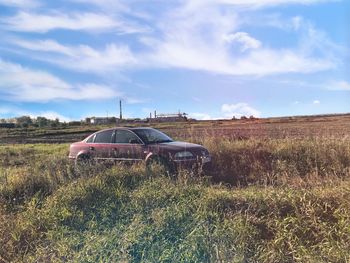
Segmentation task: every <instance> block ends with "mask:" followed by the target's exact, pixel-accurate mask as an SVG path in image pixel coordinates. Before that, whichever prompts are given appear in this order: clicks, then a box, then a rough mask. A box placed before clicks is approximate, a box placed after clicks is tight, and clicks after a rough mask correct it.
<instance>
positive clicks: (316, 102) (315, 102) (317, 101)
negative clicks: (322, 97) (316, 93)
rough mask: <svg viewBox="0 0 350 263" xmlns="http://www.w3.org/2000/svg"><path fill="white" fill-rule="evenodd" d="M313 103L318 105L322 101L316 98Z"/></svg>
mask: <svg viewBox="0 0 350 263" xmlns="http://www.w3.org/2000/svg"><path fill="white" fill-rule="evenodd" d="M312 104H315V105H318V104H321V102H320V101H319V100H314V101H313V102H312Z"/></svg>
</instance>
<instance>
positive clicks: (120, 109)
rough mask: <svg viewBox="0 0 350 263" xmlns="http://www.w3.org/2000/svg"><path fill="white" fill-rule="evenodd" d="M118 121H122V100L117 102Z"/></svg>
mask: <svg viewBox="0 0 350 263" xmlns="http://www.w3.org/2000/svg"><path fill="white" fill-rule="evenodd" d="M119 113H120V115H119V119H120V120H122V119H123V110H122V100H119Z"/></svg>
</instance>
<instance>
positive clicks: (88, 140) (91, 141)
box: [86, 135, 95, 143]
mask: <svg viewBox="0 0 350 263" xmlns="http://www.w3.org/2000/svg"><path fill="white" fill-rule="evenodd" d="M94 139H95V135H92V136H90V138H89V139H87V141H86V142H87V143H93V142H94Z"/></svg>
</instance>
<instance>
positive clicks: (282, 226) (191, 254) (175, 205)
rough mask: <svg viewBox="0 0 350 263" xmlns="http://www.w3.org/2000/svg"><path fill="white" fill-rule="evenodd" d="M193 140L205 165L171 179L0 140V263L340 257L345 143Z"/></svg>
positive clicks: (62, 148) (349, 233) (348, 237)
mask: <svg viewBox="0 0 350 263" xmlns="http://www.w3.org/2000/svg"><path fill="white" fill-rule="evenodd" d="M193 140H195V138H193ZM197 140H198V142H201V143H203V144H204V145H205V146H206V147H208V148H209V150H210V151H211V153H212V155H213V159H214V160H213V167H212V169H211V170H210V171H209V172H208V173H207V174H206V176H204V177H199V176H198V175H197V174H195V173H192V172H186V171H182V172H180V174H179V175H178V178H177V180H174V179H171V178H168V177H166V176H162V175H161V174H158V173H156V172H155V173H154V174H149V173H147V172H146V171H145V168H144V167H143V166H142V165H139V166H133V167H125V166H121V165H115V166H106V165H103V164H99V165H95V166H92V167H74V165H72V164H71V163H70V162H69V161H68V160H67V149H68V145H48V144H46V145H45V144H37V145H16V146H0V261H4V262H23V261H24V262H48V261H50V262H66V261H73V262H349V261H350V252H349V251H350V180H349V179H350V169H349V168H350V140H349V139H335V138H314V139H307V138H305V139H298V140H296V139H284V140H277V139H261V140H258V139H250V140H241V141H237V140H229V139H225V140H223V139H214V138H211V137H209V136H206V137H203V138H199V139H197Z"/></svg>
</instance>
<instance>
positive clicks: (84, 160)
mask: <svg viewBox="0 0 350 263" xmlns="http://www.w3.org/2000/svg"><path fill="white" fill-rule="evenodd" d="M90 164H92V159H91V158H90V157H89V156H88V155H85V154H83V155H79V156H78V157H77V158H76V159H75V165H76V166H80V165H83V166H85V165H90Z"/></svg>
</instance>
